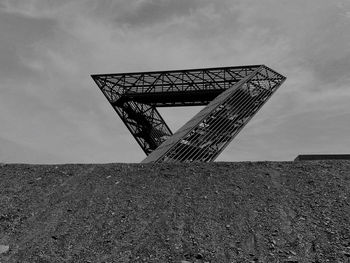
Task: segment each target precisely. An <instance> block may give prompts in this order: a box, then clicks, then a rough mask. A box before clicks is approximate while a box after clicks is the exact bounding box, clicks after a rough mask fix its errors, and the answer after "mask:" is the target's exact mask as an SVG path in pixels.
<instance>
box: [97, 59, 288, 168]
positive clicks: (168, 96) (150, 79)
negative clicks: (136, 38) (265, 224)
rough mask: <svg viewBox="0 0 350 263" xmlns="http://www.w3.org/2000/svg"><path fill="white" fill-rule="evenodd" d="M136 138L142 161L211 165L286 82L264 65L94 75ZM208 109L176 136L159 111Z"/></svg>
mask: <svg viewBox="0 0 350 263" xmlns="http://www.w3.org/2000/svg"><path fill="white" fill-rule="evenodd" d="M92 78H93V79H94V81H95V82H96V84H97V85H98V87H99V88H100V89H101V91H102V92H103V94H104V95H105V97H106V98H107V99H108V101H109V102H110V104H111V105H112V106H113V108H114V109H115V111H116V112H117V113H118V115H119V116H120V118H121V119H122V121H123V122H124V123H125V125H126V126H127V128H128V129H129V131H130V132H131V133H132V135H133V136H134V137H135V139H136V141H137V142H138V143H139V145H140V146H141V148H142V149H143V150H144V152H145V153H146V155H148V156H147V158H146V159H144V160H143V161H142V162H143V163H147V162H193V161H203V162H209V161H213V160H215V158H216V157H217V156H218V155H219V154H220V152H221V151H222V150H223V149H224V148H225V147H226V146H227V145H228V144H229V143H230V141H231V140H232V139H233V138H234V137H235V136H236V135H237V134H238V132H239V131H240V130H241V129H242V128H243V127H244V126H245V125H246V124H247V123H248V121H249V120H250V119H251V118H252V117H253V116H254V115H255V113H256V112H257V111H258V110H259V109H260V108H261V107H262V106H263V104H264V103H265V102H266V101H267V100H268V99H269V98H270V97H271V96H272V94H273V93H274V92H275V91H276V90H277V88H278V87H279V86H280V85H281V84H282V83H283V81H284V80H285V77H284V76H282V75H280V74H278V73H277V72H275V71H273V70H272V69H270V68H268V67H266V66H264V65H253V66H241V67H222V68H205V69H191V70H176V71H159V72H140V73H121V74H102V75H92ZM198 105H207V106H206V107H205V108H204V109H202V110H201V111H200V112H199V113H198V114H197V115H196V116H194V117H193V118H192V119H191V120H190V121H189V122H187V123H186V124H185V125H184V126H183V127H182V128H180V129H179V130H178V131H177V132H176V133H175V134H174V135H173V134H172V132H171V130H170V129H169V127H168V126H167V124H166V123H165V121H164V120H163V118H162V117H161V115H160V114H159V112H158V111H157V109H156V107H169V106H171V107H175V106H198Z"/></svg>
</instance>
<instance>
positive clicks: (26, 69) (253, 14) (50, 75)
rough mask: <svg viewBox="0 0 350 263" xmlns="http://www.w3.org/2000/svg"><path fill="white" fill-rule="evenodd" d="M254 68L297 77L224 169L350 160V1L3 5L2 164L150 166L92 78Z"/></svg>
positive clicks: (109, 0) (184, 112) (78, 0)
mask: <svg viewBox="0 0 350 263" xmlns="http://www.w3.org/2000/svg"><path fill="white" fill-rule="evenodd" d="M249 64H266V65H267V66H270V67H272V68H273V69H275V70H276V71H278V72H280V73H281V74H283V75H285V76H287V81H286V82H285V83H284V84H283V86H282V87H281V88H280V89H279V90H278V91H277V92H276V93H275V95H274V96H273V97H272V98H271V99H270V100H269V102H268V103H267V104H265V106H264V107H263V108H262V110H261V111H260V112H259V113H258V114H257V115H256V116H255V117H254V118H253V119H252V121H251V122H250V123H249V124H248V125H247V126H246V127H245V129H243V131H242V132H241V133H240V134H239V135H238V136H237V137H236V139H235V140H234V141H233V142H232V143H231V144H230V145H229V146H228V147H227V148H226V150H225V151H224V152H223V153H222V154H221V156H220V157H219V158H218V160H219V161H241V160H253V161H254V160H292V159H294V158H295V157H296V156H297V155H298V154H300V153H350V1H349V0H215V1H211V0H99V1H96V0H60V1H58V0H0V162H25V163H66V162H84V163H86V162H103V163H106V162H139V161H141V160H142V159H143V158H144V157H145V155H144V153H143V152H142V150H141V149H140V148H139V146H138V144H137V143H136V141H134V139H133V137H132V136H131V135H130V134H129V132H128V130H127V129H126V128H125V127H124V125H123V123H122V122H121V120H120V119H119V117H118V116H117V115H116V114H115V112H114V110H113V109H112V107H111V106H110V105H109V103H108V102H107V100H106V99H105V98H104V96H103V94H102V93H101V92H100V91H99V89H98V88H97V86H96V85H95V84H94V83H93V81H92V79H91V78H90V74H94V73H117V72H131V71H148V70H166V69H182V68H201V67H216V66H235V65H249ZM198 110H199V109H198V108H182V109H179V108H175V109H174V108H173V109H164V110H161V112H162V113H163V114H164V118H165V119H166V120H167V121H168V123H169V125H170V127H171V128H172V129H173V130H176V129H177V128H179V127H180V126H181V125H182V124H184V123H185V121H186V120H188V119H190V118H191V117H192V116H193V115H194V114H195V113H196V112H197V111H198Z"/></svg>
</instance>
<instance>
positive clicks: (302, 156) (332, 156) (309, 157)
mask: <svg viewBox="0 0 350 263" xmlns="http://www.w3.org/2000/svg"><path fill="white" fill-rule="evenodd" d="M317 160H350V154H300V155H298V156H297V158H295V159H294V161H317Z"/></svg>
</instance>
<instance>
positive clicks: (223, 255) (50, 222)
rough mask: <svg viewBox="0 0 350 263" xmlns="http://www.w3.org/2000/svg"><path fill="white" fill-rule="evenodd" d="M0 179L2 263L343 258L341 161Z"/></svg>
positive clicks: (98, 167)
mask: <svg viewBox="0 0 350 263" xmlns="http://www.w3.org/2000/svg"><path fill="white" fill-rule="evenodd" d="M0 178H1V180H0V262H1V263H4V262H21V263H22V262H30V263H32V262H93V263H95V262H186V261H187V262H350V161H323V162H322V161H317V162H257V163H251V162H243V163H211V164H180V165H173V164H172V165H170V164H163V165H159V166H152V165H148V164H147V165H141V164H94V165H92V164H84V165H81V164H78V165H73V164H69V165H24V164H0ZM7 246H8V247H7ZM1 248H2V250H1ZM7 248H8V250H7ZM1 252H2V253H1Z"/></svg>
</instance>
